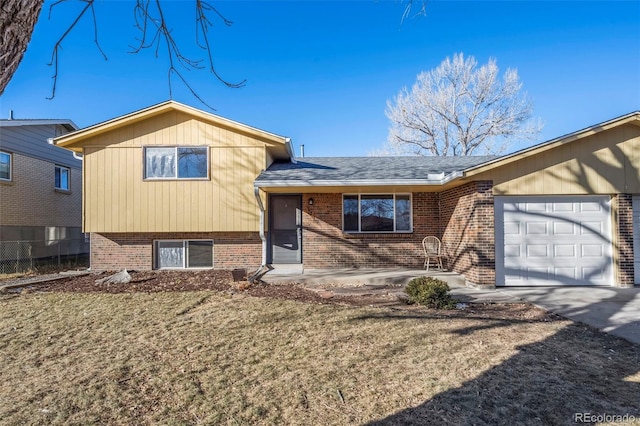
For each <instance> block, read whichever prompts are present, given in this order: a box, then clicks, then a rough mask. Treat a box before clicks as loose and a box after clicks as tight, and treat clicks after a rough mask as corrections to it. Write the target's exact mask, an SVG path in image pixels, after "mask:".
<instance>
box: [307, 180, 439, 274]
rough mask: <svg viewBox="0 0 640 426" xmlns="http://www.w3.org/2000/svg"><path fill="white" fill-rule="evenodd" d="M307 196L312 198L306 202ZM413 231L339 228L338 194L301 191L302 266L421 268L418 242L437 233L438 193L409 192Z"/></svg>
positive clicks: (340, 209)
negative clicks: (311, 202) (368, 230)
mask: <svg viewBox="0 0 640 426" xmlns="http://www.w3.org/2000/svg"><path fill="white" fill-rule="evenodd" d="M309 198H313V199H314V203H313V205H309ZM412 203H413V206H412V207H413V230H414V232H413V233H371V234H368V233H361V234H349V233H346V232H343V231H342V194H319V193H318V194H304V195H303V197H302V205H303V217H302V225H303V233H302V258H303V263H304V266H305V267H306V268H332V267H338V268H352V267H353V268H356V267H358V268H384V267H395V266H403V267H410V268H416V267H422V265H423V263H424V255H423V254H422V246H421V242H422V239H423V238H424V237H426V236H427V235H437V233H438V195H437V194H436V193H427V192H416V193H413V200H412Z"/></svg>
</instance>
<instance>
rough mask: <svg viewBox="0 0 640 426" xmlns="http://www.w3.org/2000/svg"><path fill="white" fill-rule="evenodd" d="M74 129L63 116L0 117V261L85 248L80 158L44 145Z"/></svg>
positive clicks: (84, 251)
mask: <svg viewBox="0 0 640 426" xmlns="http://www.w3.org/2000/svg"><path fill="white" fill-rule="evenodd" d="M76 130H78V127H77V126H76V125H75V124H74V123H73V122H72V121H71V120H66V119H14V118H13V117H11V118H10V119H2V120H0V248H1V250H0V262H6V261H7V260H8V259H12V260H16V259H22V258H29V257H31V258H41V257H50V256H56V255H59V254H61V252H62V253H63V254H65V255H69V254H77V253H86V252H88V249H89V247H88V244H85V241H84V240H85V236H84V234H83V233H82V161H81V159H80V157H79V156H78V155H77V154H76V155H74V153H72V152H69V151H68V150H66V149H62V148H60V147H57V146H55V145H53V144H52V143H50V142H51V139H52V138H54V137H56V136H61V135H65V134H67V133H69V132H73V131H76ZM9 242H11V243H9ZM16 256H17V257H16Z"/></svg>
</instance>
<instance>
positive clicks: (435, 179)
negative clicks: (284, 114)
mask: <svg viewBox="0 0 640 426" xmlns="http://www.w3.org/2000/svg"><path fill="white" fill-rule="evenodd" d="M463 176H464V173H463V172H460V171H454V172H451V173H449V174H448V175H444V174H434V175H431V176H429V177H428V178H427V179H352V180H329V179H326V180H313V179H309V180H293V179H291V180H264V181H263V182H256V183H255V186H256V187H305V186H312V187H313V186H319V187H320V186H392V185H396V186H401V185H402V186H420V185H444V184H446V183H449V182H451V181H452V180H455V179H459V178H461V177H463Z"/></svg>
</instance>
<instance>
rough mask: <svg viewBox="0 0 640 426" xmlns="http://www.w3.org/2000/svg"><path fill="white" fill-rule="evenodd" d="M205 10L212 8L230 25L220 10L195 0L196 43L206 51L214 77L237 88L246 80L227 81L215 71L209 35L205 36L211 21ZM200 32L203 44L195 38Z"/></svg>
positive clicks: (228, 85)
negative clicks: (197, 28) (197, 27)
mask: <svg viewBox="0 0 640 426" xmlns="http://www.w3.org/2000/svg"><path fill="white" fill-rule="evenodd" d="M205 10H213V11H214V12H215V13H216V14H217V15H218V16H219V17H220V18H221V19H222V21H223V22H224V23H225V24H226V25H228V26H229V25H231V24H232V22H231V21H229V20H228V19H226V18H225V17H224V16H222V14H220V12H218V10H217V9H216V8H214V7H213V6H211V5H210V4H209V3H207V2H203V1H201V0H196V23H197V24H198V26H199V29H200V31H198V30H196V42H197V43H198V45H199V46H200V47H201V48H203V49H204V50H206V51H207V54H208V56H209V71H210V72H211V73H212V74H213V75H215V76H216V78H217V79H218V80H219V81H221V82H222V83H223V84H225V85H226V86H227V87H232V88H239V87H242V86H244V85H245V84H246V83H247V80H246V79H245V80H242V81H240V82H239V83H230V82H228V81H226V80H225V79H223V78H222V77H221V76H220V75H219V74H218V72H217V71H216V69H215V67H214V65H213V55H212V49H211V45H210V44H209V37H208V36H207V34H208V32H209V26H210V25H211V21H209V19H207V16H206V13H205ZM200 32H201V33H202V38H203V39H204V46H202V45H200V43H199V42H198V40H197V38H198V34H200Z"/></svg>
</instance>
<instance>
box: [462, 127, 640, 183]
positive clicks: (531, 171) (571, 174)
mask: <svg viewBox="0 0 640 426" xmlns="http://www.w3.org/2000/svg"><path fill="white" fill-rule="evenodd" d="M638 151H640V127H638V126H635V125H632V124H628V125H624V126H620V127H617V128H613V129H610V130H607V131H604V132H601V133H597V134H595V135H591V136H588V137H586V138H584V139H581V140H577V141H575V142H572V143H568V144H565V145H563V146H558V147H557V148H555V149H551V150H549V151H545V152H542V153H539V154H537V155H532V156H530V157H527V158H524V159H521V160H516V161H513V162H512V163H509V164H505V165H504V166H502V167H498V168H496V169H495V170H491V171H487V172H484V173H481V174H478V175H476V176H474V177H473V178H474V179H488V180H493V182H494V190H493V191H494V194H496V195H526V194H529V195H541V194H549V195H554V194H558V195H560V194H615V193H639V192H640V155H638Z"/></svg>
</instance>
